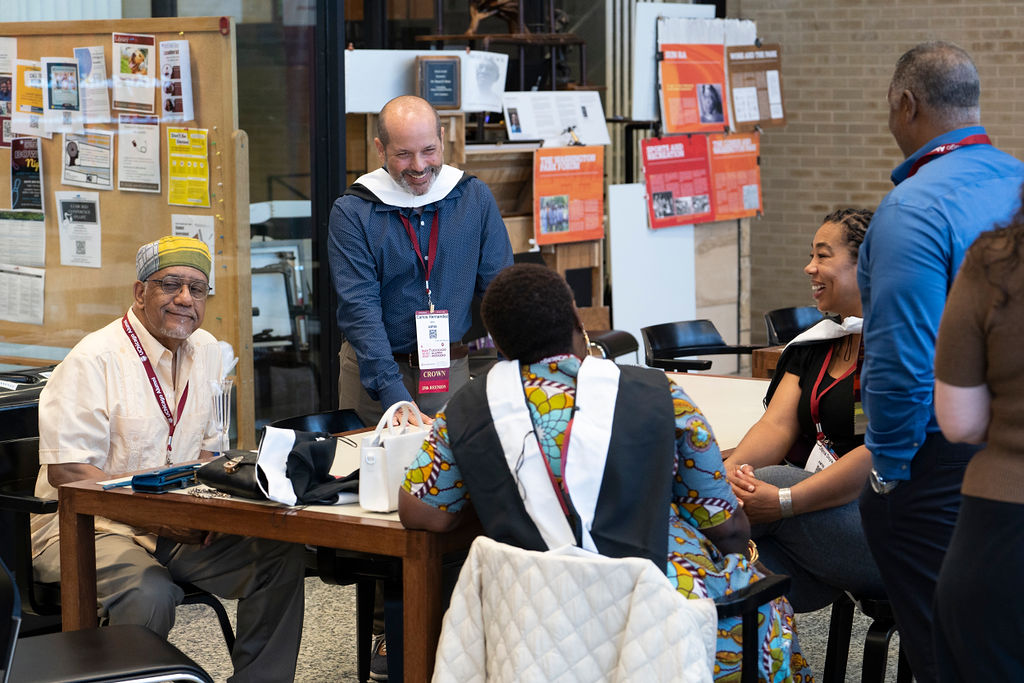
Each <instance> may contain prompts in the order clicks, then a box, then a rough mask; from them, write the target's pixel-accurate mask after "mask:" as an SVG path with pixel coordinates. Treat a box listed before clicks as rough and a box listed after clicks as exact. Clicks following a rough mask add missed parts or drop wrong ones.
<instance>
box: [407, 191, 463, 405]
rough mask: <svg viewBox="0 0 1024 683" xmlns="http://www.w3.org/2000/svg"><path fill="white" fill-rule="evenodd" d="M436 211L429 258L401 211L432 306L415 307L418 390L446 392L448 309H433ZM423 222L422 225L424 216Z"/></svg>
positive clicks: (448, 355) (448, 346)
mask: <svg viewBox="0 0 1024 683" xmlns="http://www.w3.org/2000/svg"><path fill="white" fill-rule="evenodd" d="M439 214H440V212H439V211H435V212H434V221H433V223H432V224H431V226H430V241H429V246H428V247H427V258H426V259H424V258H423V253H422V252H421V251H420V245H419V240H418V239H417V238H416V231H415V230H414V229H413V227H412V224H411V223H410V222H409V219H408V218H406V217H405V216H403V215H401V214H399V218H401V219H402V225H404V226H405V231H406V233H408V235H409V240H410V241H411V242H412V247H413V249H414V250H415V251H416V257H417V258H418V259H419V261H420V265H421V266H423V273H424V277H423V284H424V287H425V288H426V291H427V306H428V307H429V310H426V311H416V354H417V357H418V363H417V365H418V366H419V382H418V386H419V393H421V394H443V393H445V392H447V391H448V386H449V374H450V373H449V370H450V368H451V364H452V354H451V338H450V337H451V333H450V328H449V325H448V311H438V310H434V300H433V298H432V296H431V292H430V271H431V270H432V269H433V267H434V263H435V260H436V259H437V233H438V227H437V226H438V216H439ZM420 225H423V220H422V218H421V219H420Z"/></svg>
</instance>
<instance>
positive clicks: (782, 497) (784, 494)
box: [779, 488, 793, 518]
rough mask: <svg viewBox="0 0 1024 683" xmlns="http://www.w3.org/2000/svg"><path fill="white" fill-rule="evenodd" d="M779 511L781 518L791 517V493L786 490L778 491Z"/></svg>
mask: <svg viewBox="0 0 1024 683" xmlns="http://www.w3.org/2000/svg"><path fill="white" fill-rule="evenodd" d="M779 510H781V512H782V516H783V518H787V517H792V516H793V492H792V491H790V490H789V489H788V488H784V489H779Z"/></svg>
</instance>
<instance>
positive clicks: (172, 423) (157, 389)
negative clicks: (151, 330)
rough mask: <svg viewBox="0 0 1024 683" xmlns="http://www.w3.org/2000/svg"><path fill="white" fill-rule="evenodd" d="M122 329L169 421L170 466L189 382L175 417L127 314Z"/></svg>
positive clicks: (168, 453) (122, 322)
mask: <svg viewBox="0 0 1024 683" xmlns="http://www.w3.org/2000/svg"><path fill="white" fill-rule="evenodd" d="M121 327H123V328H124V333H125V334H127V335H128V339H129V340H131V342H132V346H133V347H134V348H135V353H137V354H139V359H140V360H141V361H142V367H143V368H145V370H146V376H147V377H148V378H149V386H150V388H151V389H152V390H153V395H154V396H156V402H157V404H158V405H159V406H160V411H161V412H162V413H163V414H164V417H165V418H166V419H167V425H168V433H167V462H168V464H170V457H171V456H170V454H171V440H172V439H174V428H175V427H176V426H177V424H178V422H180V421H181V414H182V413H183V412H184V411H185V401H187V400H188V382H185V389H184V390H183V391H182V392H181V398H180V399H179V400H178V415H177V417H175V415H174V414H173V413H172V412H171V407H170V405H168V403H167V396H166V395H165V394H164V389H163V387H162V386H160V380H159V379H158V378H157V376H156V372H154V370H153V364H152V363H150V362H149V356H147V355H146V350H145V349H143V348H142V342H141V341H140V340H139V335H137V334H135V330H134V329H133V328H132V324H131V323H130V322H128V314H127V313H125V314H124V317H123V318H121Z"/></svg>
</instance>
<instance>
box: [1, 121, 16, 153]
mask: <svg viewBox="0 0 1024 683" xmlns="http://www.w3.org/2000/svg"><path fill="white" fill-rule="evenodd" d="M13 137H14V131H12V130H11V117H10V116H0V147H10V146H11V138H13Z"/></svg>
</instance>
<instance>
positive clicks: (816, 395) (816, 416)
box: [811, 346, 860, 441]
mask: <svg viewBox="0 0 1024 683" xmlns="http://www.w3.org/2000/svg"><path fill="white" fill-rule="evenodd" d="M831 360H832V347H831V346H829V348H828V354H827V355H826V356H825V362H824V363H822V364H821V370H820V371H818V379H817V381H816V382H815V383H814V387H813V388H812V389H811V422H813V423H814V428H815V429H816V430H817V432H818V441H823V440H825V432H824V431H822V429H821V416H820V413H819V408H820V406H821V399H822V398H823V397H824V396H825V394H827V393H828V392H829V391H831V389H832V387H834V386H835V385H837V384H839V383H840V382H842V381H843V380H844V379H846V378H847V377H849V376H850V373H852V372H853V371H854V370H856V369H857V365H858V364H859V360H860V358H859V356H858V362H857V363H854V364H853V365H851V366H850V367H849V368H847V370H846V372H844V373H843V374H842V376H841V377H838V378H837V379H836V380H835V381H834V382H832V384H829V385H828V386H827V387H825V388H824V389H822V390H821V392H819V391H818V387H819V386H821V379H822V377H824V376H825V370H827V369H828V364H829V362H830V361H831Z"/></svg>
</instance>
